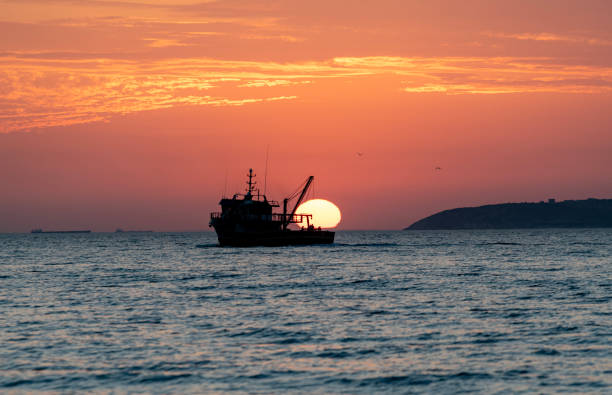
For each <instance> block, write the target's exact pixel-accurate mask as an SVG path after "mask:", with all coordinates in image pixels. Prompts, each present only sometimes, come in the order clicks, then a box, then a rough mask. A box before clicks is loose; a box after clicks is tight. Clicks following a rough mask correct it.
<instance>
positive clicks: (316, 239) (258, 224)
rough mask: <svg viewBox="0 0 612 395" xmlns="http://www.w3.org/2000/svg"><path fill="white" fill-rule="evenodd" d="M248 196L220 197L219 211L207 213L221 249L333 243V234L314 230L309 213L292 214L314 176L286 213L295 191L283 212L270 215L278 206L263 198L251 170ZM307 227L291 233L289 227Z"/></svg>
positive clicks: (264, 196)
mask: <svg viewBox="0 0 612 395" xmlns="http://www.w3.org/2000/svg"><path fill="white" fill-rule="evenodd" d="M247 176H248V178H249V180H248V181H247V185H248V188H247V193H246V194H244V195H241V194H235V195H234V197H233V198H231V199H226V198H223V199H221V201H220V202H219V204H220V205H221V212H220V213H219V212H216V213H211V214H210V223H209V226H211V227H213V228H214V229H215V231H216V232H217V238H218V239H219V244H220V245H221V246H236V247H245V246H284V245H310V244H331V243H333V242H334V235H335V233H334V232H331V231H328V230H321V228H315V227H314V226H313V225H312V224H311V222H312V214H296V213H295V211H296V210H297V208H298V207H299V205H300V203H302V200H303V199H304V197H305V196H306V192H308V188H309V187H310V185H311V184H312V181H313V180H314V177H313V176H310V177H308V179H307V180H306V181H305V183H304V185H303V188H302V189H301V192H300V195H299V197H298V199H297V201H296V203H295V205H294V206H293V209H292V210H291V211H290V212H289V211H288V209H287V205H288V203H289V201H290V200H292V199H293V198H295V197H296V196H297V194H298V192H299V191H300V189H299V188H298V190H297V191H296V192H295V193H294V194H293V195H292V196H290V197H288V198H286V199H284V201H283V213H282V214H280V213H273V212H272V211H273V208H274V207H279V204H278V203H277V202H275V201H272V200H268V199H267V197H266V195H260V194H259V190H257V189H255V181H253V178H254V177H255V175H254V174H253V169H249V174H248V175H247ZM304 223H305V224H306V227H303V228H302V229H300V230H291V229H289V228H288V226H289V225H290V224H304Z"/></svg>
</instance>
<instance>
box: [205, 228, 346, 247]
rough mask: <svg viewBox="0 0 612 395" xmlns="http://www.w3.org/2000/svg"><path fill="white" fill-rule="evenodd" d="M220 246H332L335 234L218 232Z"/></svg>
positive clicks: (288, 231) (313, 231)
mask: <svg viewBox="0 0 612 395" xmlns="http://www.w3.org/2000/svg"><path fill="white" fill-rule="evenodd" d="M217 236H218V239H219V245H221V246H228V247H255V246H263V247H279V246H289V245H312V244H331V243H333V242H334V236H335V232H330V231H327V230H310V231H308V230H302V231H299V230H286V231H274V232H231V233H225V232H221V233H219V232H217Z"/></svg>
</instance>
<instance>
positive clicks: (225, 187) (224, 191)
mask: <svg viewBox="0 0 612 395" xmlns="http://www.w3.org/2000/svg"><path fill="white" fill-rule="evenodd" d="M223 197H224V198H225V197H227V166H226V167H225V185H224V186H223Z"/></svg>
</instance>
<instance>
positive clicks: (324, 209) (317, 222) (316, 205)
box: [296, 199, 342, 228]
mask: <svg viewBox="0 0 612 395" xmlns="http://www.w3.org/2000/svg"><path fill="white" fill-rule="evenodd" d="M296 214H312V223H311V225H314V227H316V228H317V227H321V228H335V227H336V226H338V224H339V223H340V219H341V218H342V214H341V213H340V209H339V208H338V206H336V205H335V204H333V203H332V202H330V201H329V200H325V199H312V200H309V201H307V202H304V203H302V204H301V205H300V207H298V208H297V210H296ZM297 225H298V226H306V223H302V224H297Z"/></svg>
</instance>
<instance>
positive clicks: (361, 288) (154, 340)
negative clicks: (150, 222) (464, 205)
mask: <svg viewBox="0 0 612 395" xmlns="http://www.w3.org/2000/svg"><path fill="white" fill-rule="evenodd" d="M216 243H217V241H216V236H215V234H214V233H211V232H199V233H197V232H196V233H130V232H124V233H91V234H2V235H0V393H9V394H10V393H30V392H45V393H83V392H87V393H119V394H121V393H164V394H166V393H180V394H191V393H193V394H200V393H205V394H206V393H210V394H225V393H237V394H274V393H280V394H287V393H291V394H293V393H295V394H373V393H376V394H378V393H381V394H385V393H389V394H396V393H400V394H403V393H408V394H409V393H435V394H444V393H453V394H454V393H488V394H489V393H491V394H508V393H550V394H557V393H594V394H595V393H608V394H609V393H612V303H611V301H612V229H579V230H575V229H539V230H469V231H468V230H456V231H339V232H337V234H336V242H335V243H334V244H332V245H322V246H302V247H278V248H269V247H268V248H222V247H218V246H217V244H216Z"/></svg>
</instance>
